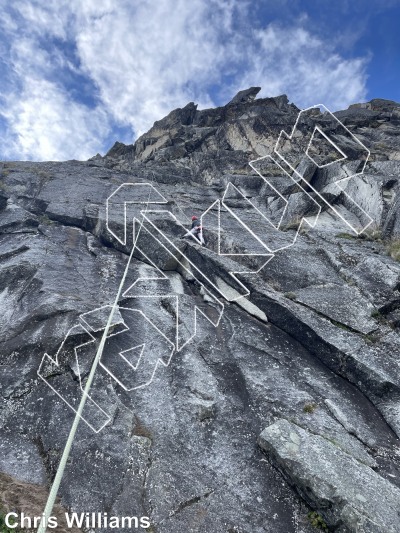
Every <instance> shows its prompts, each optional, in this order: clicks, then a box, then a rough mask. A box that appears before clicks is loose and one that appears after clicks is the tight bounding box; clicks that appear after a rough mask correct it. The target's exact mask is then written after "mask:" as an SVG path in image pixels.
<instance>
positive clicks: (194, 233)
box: [182, 215, 206, 246]
mask: <svg viewBox="0 0 400 533" xmlns="http://www.w3.org/2000/svg"><path fill="white" fill-rule="evenodd" d="M185 237H193V238H194V239H196V240H197V241H199V242H200V244H201V245H202V246H204V245H205V244H206V243H205V240H204V237H203V228H202V226H201V224H200V220H199V219H198V218H197V217H196V216H195V215H193V216H192V227H191V228H190V230H189V231H188V232H187V233H185V235H184V236H183V237H182V238H183V239H184V238H185Z"/></svg>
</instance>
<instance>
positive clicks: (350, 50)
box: [0, 0, 400, 161]
mask: <svg viewBox="0 0 400 533" xmlns="http://www.w3.org/2000/svg"><path fill="white" fill-rule="evenodd" d="M6 3H7V4H8V5H6V6H4V5H2V6H0V80H1V83H0V159H6V160H9V159H25V160H39V161H40V160H65V159H86V158H88V157H91V156H92V155H95V154H96V153H97V152H100V153H101V154H104V153H105V152H106V151H107V150H108V149H109V148H110V147H111V146H112V144H113V143H114V142H115V141H116V140H119V141H122V142H125V143H131V142H133V141H134V139H135V138H137V137H138V136H139V135H141V134H142V133H144V132H145V131H147V130H148V129H149V128H150V127H151V126H152V124H153V123H154V121H155V120H158V119H160V118H162V117H163V116H165V115H166V114H167V113H169V111H171V110H172V109H174V108H176V107H182V106H184V105H185V104H186V103H188V102H190V101H194V102H196V103H198V104H199V108H205V107H211V106H216V105H223V104H225V103H226V102H228V101H229V100H230V99H231V98H232V97H233V96H234V94H235V93H236V92H237V91H238V90H240V89H245V88H247V87H250V86H252V85H259V86H261V87H262V92H261V93H260V96H276V95H279V94H282V93H286V94H287V95H288V97H289V99H290V101H292V102H294V103H295V104H296V105H297V106H298V107H300V108H304V107H307V106H310V105H315V104H319V103H323V104H325V105H326V106H327V107H328V108H329V109H330V110H332V111H335V110H338V109H344V108H346V107H348V105H350V104H351V103H354V102H360V101H367V100H370V99H372V98H378V97H380V98H388V99H392V100H397V101H400V92H399V87H400V61H399V50H400V31H399V29H398V21H399V20H400V0H371V1H368V0H364V1H361V0H352V1H349V0H336V1H335V2H332V1H331V0H263V1H257V0H253V1H248V0H191V1H188V0H175V1H174V0H157V1H149V0H135V1H133V0H84V1H83V0H13V2H6Z"/></svg>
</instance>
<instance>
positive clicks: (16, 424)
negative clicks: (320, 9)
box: [0, 87, 400, 533]
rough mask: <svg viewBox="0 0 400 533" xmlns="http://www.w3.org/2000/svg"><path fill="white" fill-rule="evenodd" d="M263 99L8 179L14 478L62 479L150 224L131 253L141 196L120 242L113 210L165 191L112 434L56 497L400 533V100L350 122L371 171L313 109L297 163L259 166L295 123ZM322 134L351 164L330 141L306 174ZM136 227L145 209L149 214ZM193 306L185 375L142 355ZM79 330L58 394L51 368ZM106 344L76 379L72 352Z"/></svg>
mask: <svg viewBox="0 0 400 533" xmlns="http://www.w3.org/2000/svg"><path fill="white" fill-rule="evenodd" d="M258 90H259V89H258V88H256V87H253V88H251V89H248V90H246V91H241V92H240V93H239V94H238V95H237V96H236V97H234V98H233V99H232V100H231V101H230V102H229V103H228V104H227V105H226V106H224V107H220V108H216V109H206V110H198V109H197V106H196V105H195V104H193V103H189V104H188V105H187V106H185V107H183V108H182V109H177V110H175V111H172V112H171V113H170V114H169V115H168V116H167V117H165V118H164V119H162V120H160V121H157V122H156V123H155V124H154V126H153V127H152V128H151V129H150V130H149V131H148V132H147V133H146V134H144V135H142V136H141V137H140V138H139V139H138V140H137V141H136V143H135V144H134V145H130V146H126V145H123V144H121V143H116V144H115V145H114V146H113V147H112V148H111V150H110V151H109V152H108V154H107V155H106V156H104V157H101V156H99V155H97V156H95V157H93V158H92V159H90V160H89V161H86V162H79V161H67V162H63V163H56V162H46V163H33V162H3V163H0V324H1V329H0V332H1V333H0V345H1V350H0V364H1V368H2V379H1V383H0V392H1V395H2V400H3V406H2V410H1V413H0V425H1V432H2V440H1V442H0V472H2V474H1V475H3V478H2V479H3V480H6V481H7V479H9V480H12V484H13V485H14V484H18V483H21V484H23V485H24V486H27V487H31V486H38V485H40V486H41V487H42V489H41V490H42V491H47V490H48V488H49V486H50V484H51V481H52V479H53V478H54V475H55V471H56V468H57V465H58V462H59V459H60V456H61V453H62V450H63V447H64V444H65V442H66V439H67V436H68V433H69V429H70V427H71V424H72V421H73V416H74V413H73V411H72V410H71V409H70V408H69V407H68V406H67V405H66V404H65V403H64V402H63V401H62V399H61V398H60V397H59V396H58V395H57V394H56V391H58V392H59V393H60V394H61V395H64V396H68V398H71V404H73V402H76V401H77V398H78V396H79V390H80V389H79V383H80V382H79V380H82V382H83V383H84V382H85V380H86V378H87V375H88V373H89V370H90V366H91V362H92V360H93V350H92V349H91V348H90V346H91V345H90V342H92V344H93V346H95V345H96V342H98V332H99V331H101V327H104V317H103V315H101V313H100V314H93V311H94V310H99V309H103V310H105V311H104V312H105V313H106V311H107V309H109V307H107V306H110V304H112V303H113V301H114V298H115V296H116V294H117V292H118V288H119V285H120V282H121V279H122V276H123V273H124V270H125V267H126V265H127V261H128V256H129V246H128V237H129V238H130V236H131V230H132V226H131V225H129V224H128V230H129V231H128V233H127V236H128V237H127V240H126V242H125V241H124V240H123V239H120V240H118V239H116V238H115V236H114V237H113V235H112V234H111V233H110V231H109V229H108V228H110V227H111V228H112V229H113V230H114V232H115V235H123V234H124V229H125V226H124V224H125V219H124V202H126V201H128V202H129V199H130V197H129V194H130V193H129V194H128V196H127V197H126V199H125V197H124V194H125V193H124V190H125V189H123V188H121V189H120V191H121V194H120V196H118V195H116V196H114V197H113V199H114V200H112V199H110V206H111V207H110V209H109V211H108V216H109V218H108V227H107V212H106V203H107V199H108V198H109V197H110V196H111V195H112V194H113V193H114V192H115V191H116V190H117V189H118V187H120V186H122V187H125V188H126V187H127V186H124V184H126V183H128V184H129V183H136V184H148V185H144V187H143V191H149V190H150V189H149V186H150V187H152V188H153V189H154V190H156V191H157V194H158V195H159V199H160V198H161V197H162V198H164V199H165V202H164V203H163V204H161V205H157V204H156V203H155V202H156V201H157V200H156V199H154V198H153V199H150V198H149V196H148V195H147V196H146V195H145V194H144V195H143V202H142V203H143V205H147V204H148V202H149V201H150V202H151V201H153V202H154V203H153V207H152V210H154V211H157V212H154V213H150V211H151V210H150V209H149V213H148V222H147V223H146V224H144V226H143V230H142V232H141V233H140V234H139V235H136V236H137V241H136V243H137V250H136V251H134V254H133V258H132V261H131V263H130V265H129V269H128V271H127V278H126V280H125V284H124V286H123V290H122V291H121V294H122V296H121V298H120V300H119V302H118V303H119V314H117V315H116V316H115V317H114V322H113V324H112V328H113V331H115V332H116V333H118V332H121V330H120V329H118V328H119V327H120V326H121V325H122V324H129V330H128V331H124V332H123V333H124V335H123V337H122V336H121V338H123V341H121V342H120V343H119V344H118V338H119V337H118V335H115V337H113V338H112V339H111V338H110V340H109V344H108V348H109V352H107V353H106V355H105V358H104V359H103V363H104V368H103V367H101V368H99V369H98V371H97V373H96V377H95V380H94V383H93V399H94V400H95V401H96V402H97V404H98V406H100V407H101V408H102V409H103V411H104V413H106V415H107V416H108V417H109V423H108V424H107V425H106V426H105V427H104V429H103V430H102V431H100V432H99V433H94V432H93V431H92V429H90V427H88V425H86V424H85V423H84V422H83V421H82V422H81V424H80V426H79V430H78V434H77V436H76V439H75V442H74V446H73V450H72V454H71V457H70V461H69V464H68V467H67V470H66V473H65V476H64V479H63V482H62V485H61V488H60V494H59V495H60V498H61V502H60V505H62V506H63V507H64V508H65V509H71V510H73V511H76V512H107V513H108V514H109V515H116V516H149V517H150V521H151V524H152V525H151V528H152V529H151V530H152V531H157V532H158V533H172V532H174V533H175V532H177V533H180V532H182V533H183V532H199V531H201V532H205V533H220V532H227V533H228V532H229V533H233V532H249V531H251V532H252V533H262V532H263V533H265V532H270V533H288V532H292V533H295V532H296V533H311V532H312V531H313V530H315V529H314V526H313V525H312V523H311V521H310V520H309V518H308V516H307V515H308V513H309V512H315V513H318V514H319V515H320V519H318V523H319V524H320V525H321V527H323V526H322V524H324V523H326V527H328V528H331V529H332V531H334V530H335V531H342V532H345V531H346V532H363V531H364V532H372V531H374V532H379V533H381V532H382V533H383V532H385V533H386V532H392V531H393V532H394V531H399V523H400V520H399V516H398V509H400V496H399V495H400V455H399V453H398V450H399V436H400V339H399V328H400V263H399V262H398V261H396V259H395V258H396V257H397V255H396V254H397V253H398V249H399V241H400V203H399V202H400V194H399V174H400V145H399V135H400V123H399V117H400V105H399V104H396V103H395V102H391V101H385V100H373V101H371V102H370V103H368V104H365V105H364V104H360V105H354V106H351V107H350V108H349V109H348V110H345V111H340V112H338V113H336V114H335V116H336V117H337V118H338V119H339V120H340V122H341V123H342V124H343V125H344V126H345V127H346V128H347V129H348V130H349V131H350V132H351V133H352V134H353V135H355V136H356V138H357V139H358V140H359V141H360V142H361V143H362V144H363V145H364V146H365V147H366V148H367V149H368V150H369V151H370V152H371V153H370V156H369V157H368V161H367V163H366V165H365V161H366V159H367V155H366V153H365V152H363V149H362V148H360V145H359V144H357V142H356V141H354V140H352V139H351V138H348V137H347V138H346V136H345V134H344V130H341V129H340V127H341V126H339V125H338V124H336V123H335V121H334V120H332V117H330V115H329V113H324V112H323V110H322V111H320V110H318V109H316V110H313V111H312V112H310V113H309V114H308V115H302V116H301V120H299V123H298V132H297V134H296V137H295V138H294V139H293V140H292V144H290V142H289V141H288V139H283V138H281V141H282V143H281V144H279V148H280V149H281V150H282V153H284V154H285V156H286V161H287V163H285V162H282V160H280V162H281V166H277V165H276V164H274V163H273V162H272V161H270V160H268V159H263V160H261V161H258V162H257V163H254V164H253V166H250V165H249V162H250V161H255V160H257V159H258V158H260V157H263V156H267V155H268V154H271V153H272V152H273V149H274V147H275V146H276V143H277V140H278V137H279V134H280V132H281V130H285V131H286V132H287V133H288V134H290V133H291V130H292V128H293V126H294V124H295V122H296V119H297V118H298V116H299V110H298V109H297V108H296V106H294V105H293V104H290V103H289V102H288V99H287V97H286V96H285V95H283V96H279V97H275V98H262V99H257V98H256V95H257V93H258ZM315 124H318V125H319V127H320V128H321V130H322V131H324V132H325V133H327V134H329V136H330V137H331V138H332V139H334V141H335V146H336V147H337V148H338V149H339V151H340V150H344V151H346V153H347V154H349V161H348V162H347V163H346V164H343V163H342V162H341V161H338V156H337V153H335V149H334V148H332V147H331V146H328V145H326V144H324V139H323V135H319V134H318V133H316V134H315V138H314V140H315V143H316V145H318V143H319V145H318V146H319V147H320V150H321V151H320V152H319V153H317V151H310V152H309V153H310V154H311V155H313V157H314V159H313V160H310V159H309V158H307V156H306V155H305V154H304V142H305V140H307V139H310V135H311V134H312V132H313V131H314V130H313V127H314V125H315ZM318 135H319V136H318ZM288 143H289V144H290V146H289V148H290V150H289V148H288ZM310 146H311V145H310ZM311 150H315V146H314V145H313V147H311ZM336 152H337V150H336ZM318 157H320V158H322V157H324V158H331V160H330V161H331V162H332V164H329V166H324V165H322V164H320V163H321V161H320V160H319V159H318ZM294 161H296V164H295V163H294ZM291 164H293V165H295V167H296V173H297V176H298V178H297V180H295V181H293V180H291V178H290V176H288V174H287V171H288V169H289V167H290V165H291ZM257 165H259V166H257ZM364 166H365V168H364ZM360 169H362V170H363V172H362V173H361V172H360ZM257 171H259V173H258V172H257ZM261 175H262V176H265V177H266V178H267V180H268V181H267V182H266V181H265V180H263V179H262V177H261ZM292 176H294V174H292ZM349 176H352V177H351V178H349ZM338 178H340V179H343V180H344V181H342V182H341V187H338V185H337V179H338ZM149 184H150V185H149ZM128 187H129V186H128ZM136 192H137V191H136ZM146 194H147V192H146ZM154 194H156V193H154ZM222 198H224V201H223V204H221V199H222ZM159 201H161V200H159ZM113 202H114V203H113ZM146 202H147V203H146ZM218 202H219V203H218ZM154 206H155V207H154ZM210 206H211V208H210ZM218 206H220V210H218V209H219V208H218ZM142 208H143V206H141V207H140V209H142ZM160 210H164V211H169V212H170V213H172V215H168V214H165V213H162V212H161V211H160ZM127 213H128V218H127V221H128V222H129V221H130V220H131V219H132V218H133V216H134V215H136V216H139V215H138V207H137V205H130V204H128V206H127ZM193 213H195V214H197V215H198V216H200V215H202V214H204V216H203V218H204V224H205V228H206V230H205V232H206V238H207V241H208V242H207V248H202V247H200V246H198V245H197V244H195V243H194V242H191V241H188V240H182V239H181V238H180V237H181V236H182V233H183V231H182V230H183V227H182V226H185V227H188V224H190V216H191V215H192V214H193ZM260 213H261V214H262V215H263V216H260ZM304 217H305V218H306V220H307V222H308V223H307V222H303V218H304ZM266 218H268V219H269V220H270V223H266ZM371 219H372V220H373V222H372V224H369V225H368V227H367V228H366V229H365V231H363V232H360V231H353V230H352V229H351V227H354V228H356V229H357V228H364V227H365V226H366V225H367V224H368V220H369V221H370V220H371ZM278 221H280V222H281V223H280V225H279V230H278V231H277V230H276V227H273V224H271V222H272V223H275V225H276V226H277V225H278ZM154 228H159V229H160V231H162V236H160V235H161V234H158V233H157V235H158V237H159V240H157V239H155V237H154V235H155V234H154V232H155V231H156V230H155V229H154ZM248 230H251V231H248ZM152 232H153V233H152ZM265 242H267V243H268V244H269V247H270V248H269V250H267V249H266V248H265V246H264V244H265ZM171 250H172V252H171ZM272 255H273V257H272V259H271V256H272ZM183 258H184V259H183ZM266 263H267V264H266ZM264 265H265V266H264ZM250 271H253V272H254V271H257V273H256V274H253V275H252V274H249V272H250ZM231 272H241V274H236V276H235V277H233V276H232V275H231V274H230V273H231ZM135 287H136V288H135ZM161 288H162V290H161ZM245 289H247V291H246V290H245ZM135 290H137V292H135ZM247 292H248V293H249V294H248V295H247V296H246V297H245V298H242V299H238V297H239V296H240V295H241V294H247ZM144 296H145V297H144ZM150 296H151V297H153V300H151V298H150ZM139 297H140V298H139ZM175 297H178V300H179V306H180V307H179V320H178V322H179V327H180V330H179V335H180V336H181V337H180V339H181V340H182V345H183V344H184V342H186V341H187V340H188V339H189V338H190V337H191V336H192V335H193V334H195V335H196V336H195V339H194V340H192V341H191V342H187V344H186V345H185V346H184V347H183V348H182V349H181V350H179V351H178V352H175V353H173V355H172V360H171V361H169V360H168V357H167V356H166V354H165V353H161V351H162V349H164V348H161V346H164V345H163V344H162V343H161V341H160V340H157V338H156V337H157V336H155V337H154V339H153V340H151V341H149V342H150V343H151V342H153V344H151V346H152V350H151V351H150V352H149V354H150V355H149V356H148V359H146V358H144V359H140V354H141V353H142V351H141V349H142V346H143V345H144V341H142V340H140V339H141V338H142V337H141V336H145V335H146V334H147V333H146V332H147V330H150V326H149V325H148V324H149V323H150V322H146V327H144V326H143V321H142V322H140V320H142V319H140V316H143V315H146V317H148V319H149V321H150V319H151V323H152V324H156V325H157V327H158V329H159V330H160V331H161V333H162V334H163V335H164V337H165V338H164V340H165V339H167V338H168V339H171V338H172V337H173V327H172V325H173V324H174V323H175V321H176V313H177V310H176V308H175V307H174V305H175V304H174V303H173V302H174V301H175V300H173V298H175ZM135 298H136V299H135ZM132 302H135V304H134V305H133V303H132ZM195 307H197V308H198V309H199V310H200V311H201V312H200V311H199V313H198V315H197V318H198V320H197V322H196V329H194V322H193V321H194V318H193V317H194V315H193V310H194V308H195ZM222 308H223V313H222V311H221V310H222ZM132 310H133V311H135V312H136V314H134V313H133V312H132ZM139 315H140V316H139ZM105 316H107V313H106V315H105ZM101 323H103V326H98V325H97V324H101ZM71 328H77V329H71ZM79 328H80V329H79ZM85 328H86V329H85ZM88 331H89V332H91V333H92V335H91V336H90V335H89V336H88ZM67 334H69V336H68V338H67V342H66V344H65V346H64V348H63V350H64V351H61V352H60V357H59V360H58V362H59V365H58V366H57V365H55V366H54V365H53V366H52V365H51V364H49V365H48V366H46V368H45V370H43V372H44V378H45V380H47V383H46V382H45V381H44V379H41V378H40V377H39V376H38V374H37V371H38V369H39V368H40V367H41V364H42V359H43V356H44V354H45V353H47V354H49V355H50V356H53V357H54V356H55V354H56V353H57V350H59V348H60V346H61V343H62V342H63V340H64V338H65V337H66V335H67ZM146 338H147V337H146ZM160 338H161V337H160ZM86 342H88V343H89V344H87V346H89V348H88V349H87V350H86V351H85V350H84V349H82V350H81V351H79V353H78V356H77V357H78V364H77V360H76V359H75V357H74V351H73V348H74V347H77V346H81V345H83V344H84V343H86ZM114 342H115V343H114ZM113 343H114V344H113ZM157 343H158V344H157ZM165 343H167V341H165ZM165 343H164V344H165ZM112 346H113V347H114V348H113V350H114V351H112V350H111V347H112ZM108 348H107V349H108ZM133 348H136V349H137V350H136V351H130V350H133ZM111 352H112V353H111ZM121 352H123V353H124V354H125V357H126V359H125V362H122V359H118V357H119V355H118V354H119V353H121ZM143 353H144V352H143ZM113 354H117V356H118V357H117V358H116V357H114V358H113ZM107 357H108V359H107ZM146 357H147V356H146ZM152 358H153V359H154V360H153V359H152ZM158 358H161V359H163V361H164V363H165V365H162V364H161V365H159V366H158V368H157V371H156V372H155V374H154V379H152V381H151V383H150V384H149V385H148V386H145V387H139V388H136V387H129V386H128V385H129V380H128V381H126V379H127V376H129V375H130V374H129V372H130V373H131V374H132V375H133V374H134V372H133V370H132V368H133V367H135V365H138V369H139V370H140V368H141V365H139V362H141V363H143V361H144V360H145V361H147V363H148V365H150V366H148V368H147V370H146V371H143V376H142V378H143V380H144V381H146V380H147V381H148V377H149V375H150V374H151V370H152V367H151V365H153V366H154V365H155V360H157V359H158ZM127 362H128V363H129V364H130V369H128V367H127V366H126V363H127ZM168 363H170V364H168ZM42 368H44V367H42ZM105 368H108V370H110V369H111V370H110V372H111V373H110V372H108V371H106V370H105ZM149 372H150V374H149ZM111 374H113V376H114V378H113V376H112V375H111ZM117 378H118V379H117ZM49 385H50V386H49ZM51 387H52V388H51ZM77 394H78V396H77ZM78 399H79V398H78ZM74 405H75V404H74ZM92 407H93V405H92ZM87 416H88V417H90V416H91V413H90V412H88V413H87ZM97 423H98V424H100V423H101V420H100V419H98V420H97V419H93V424H97ZM257 443H258V444H257ZM10 483H11V481H10ZM0 501H1V500H0ZM7 501H8V500H6V499H4V498H3V507H4V506H6V505H7ZM13 505H17V504H16V503H14V504H13ZM21 505H22V504H21ZM0 510H2V509H0ZM3 510H8V509H6V508H4V509H3ZM21 510H23V509H21ZM313 516H314V515H313ZM102 531H110V532H111V531H113V530H112V529H103V530H102ZM122 531H124V530H122ZM127 531H128V530H127Z"/></svg>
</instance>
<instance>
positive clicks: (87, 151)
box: [2, 78, 108, 161]
mask: <svg viewBox="0 0 400 533" xmlns="http://www.w3.org/2000/svg"><path fill="white" fill-rule="evenodd" d="M3 114H4V116H5V118H6V119H7V121H8V125H9V136H8V138H7V139H4V140H3V143H4V146H3V147H2V148H3V153H4V155H5V157H7V158H10V159H14V158H17V157H18V159H34V160H45V161H49V160H59V159H88V158H89V157H91V156H92V155H94V154H96V153H97V152H98V151H99V150H100V149H101V147H102V141H103V139H104V137H105V136H106V135H107V130H108V123H107V116H106V113H105V112H104V111H103V110H102V109H94V110H89V109H87V108H86V107H85V106H83V105H81V104H79V103H77V102H71V100H70V99H69V97H68V95H67V94H66V93H64V92H63V90H62V89H60V88H59V87H57V85H56V84H54V83H51V82H49V81H46V80H41V79H34V78H26V79H25V80H24V88H23V90H22V92H21V93H20V94H19V95H18V98H12V97H10V98H9V99H8V102H7V105H6V109H5V110H4V111H3Z"/></svg>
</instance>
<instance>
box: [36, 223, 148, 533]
mask: <svg viewBox="0 0 400 533" xmlns="http://www.w3.org/2000/svg"><path fill="white" fill-rule="evenodd" d="M140 229H141V226H140V228H139V231H138V235H137V236H139V232H140ZM136 240H137V239H136ZM135 244H136V243H135ZM134 250H135V245H134V246H132V251H131V253H130V255H129V259H128V263H127V265H126V268H125V272H124V275H123V276H122V280H121V283H120V285H119V288H118V293H117V296H116V298H115V301H114V304H113V306H112V309H111V312H110V315H109V317H108V321H107V325H106V328H105V330H104V333H103V335H102V337H101V341H100V344H99V347H98V350H97V352H96V357H95V359H94V361H93V365H92V368H91V370H90V374H89V377H88V380H87V382H86V386H85V389H84V391H83V395H82V398H81V401H80V403H79V407H78V409H77V411H76V415H75V418H74V423H73V424H72V427H71V430H70V432H69V435H68V440H67V443H66V445H65V448H64V451H63V454H62V457H61V460H60V464H59V465H58V469H57V473H56V476H55V478H54V481H53V485H52V487H51V490H50V494H49V497H48V499H47V503H46V507H45V509H44V513H43V517H42V520H41V522H40V526H39V528H38V530H37V531H38V533H46V530H47V522H48V519H49V516H50V515H51V512H52V510H53V507H54V503H55V501H56V498H57V493H58V489H59V488H60V484H61V480H62V477H63V475H64V470H65V466H66V464H67V461H68V457H69V454H70V451H71V447H72V443H73V441H74V438H75V433H76V430H77V429H78V425H79V422H80V418H81V415H82V412H83V408H84V407H85V403H86V400H87V398H88V395H89V391H90V387H91V386H92V382H93V379H94V376H95V373H96V370H97V366H98V364H99V361H100V359H101V356H102V354H103V350H104V346H105V343H106V340H107V335H108V331H109V329H110V326H111V323H112V320H113V318H114V313H115V310H116V309H117V307H118V302H119V299H120V296H121V292H122V287H123V286H124V283H125V279H126V276H127V274H128V270H129V265H130V263H131V259H132V256H133V252H134Z"/></svg>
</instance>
